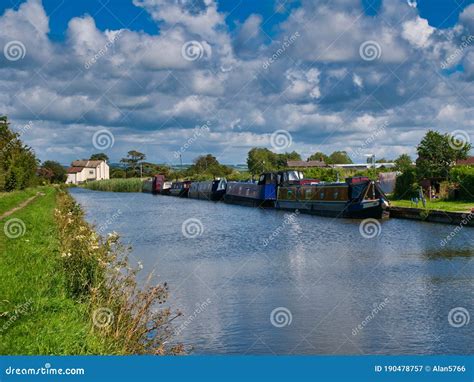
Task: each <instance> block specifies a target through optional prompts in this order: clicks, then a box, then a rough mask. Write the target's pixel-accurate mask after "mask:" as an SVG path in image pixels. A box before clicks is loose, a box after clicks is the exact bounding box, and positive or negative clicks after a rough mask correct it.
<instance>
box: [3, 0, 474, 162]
mask: <svg viewBox="0 0 474 382" xmlns="http://www.w3.org/2000/svg"><path fill="white" fill-rule="evenodd" d="M472 3H473V1H463V0H437V1H433V0H418V3H417V2H416V1H414V0H382V1H380V0H368V1H361V0H286V1H285V0H272V1H271V0H260V1H255V0H232V1H231V0H114V1H111V0H84V1H73V0H43V1H41V0H27V1H18V0H0V47H1V48H2V51H1V52H0V114H7V115H8V116H9V118H10V120H11V122H12V126H13V127H14V128H15V129H18V131H20V132H21V134H22V139H23V140H24V141H25V142H26V143H28V144H29V145H31V146H32V147H33V148H34V149H35V151H36V153H37V154H38V156H39V157H40V159H42V160H46V159H53V160H58V161H60V162H61V163H64V164H67V163H69V162H70V161H71V160H73V159H77V158H87V157H89V155H90V154H92V153H95V152H100V151H103V152H105V153H107V154H108V155H109V157H110V158H111V159H112V161H118V160H119V159H120V158H121V157H123V156H124V153H126V152H127V151H128V150H131V149H136V150H139V151H142V152H144V153H146V154H147V157H148V159H149V160H151V161H156V162H160V163H178V162H179V159H178V157H179V156H178V154H177V153H181V154H182V158H183V162H184V163H189V162H191V161H192V159H193V158H194V157H196V156H197V155H199V154H204V153H213V154H214V155H216V156H217V157H218V159H219V160H220V161H221V162H223V163H243V162H245V159H246V155H247V152H248V150H249V149H250V148H252V147H255V146H259V147H268V148H270V149H273V150H279V151H280V152H282V151H292V150H296V151H298V152H300V153H302V154H303V156H304V157H305V156H308V155H310V154H311V153H313V152H315V151H323V152H327V153H331V152H332V151H334V150H347V151H348V152H349V153H350V154H351V156H352V159H353V160H354V161H363V160H365V159H364V155H365V154H369V153H375V154H376V155H377V156H378V157H382V156H383V157H385V158H394V157H396V156H398V155H399V154H401V153H405V152H407V153H410V154H414V151H415V145H416V144H417V143H418V142H419V140H420V139H421V138H422V136H423V135H424V133H425V132H426V131H427V129H429V128H432V129H437V130H440V131H443V132H450V133H453V134H456V135H459V136H461V137H462V138H464V139H466V140H467V139H470V140H471V142H472V141H473V140H474V106H473V105H474V86H473V85H474V4H472Z"/></svg>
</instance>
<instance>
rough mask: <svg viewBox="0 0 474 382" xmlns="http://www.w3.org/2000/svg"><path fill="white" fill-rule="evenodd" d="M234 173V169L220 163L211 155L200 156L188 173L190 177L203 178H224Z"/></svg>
mask: <svg viewBox="0 0 474 382" xmlns="http://www.w3.org/2000/svg"><path fill="white" fill-rule="evenodd" d="M230 173H232V169H231V168H229V167H227V166H224V165H222V164H220V163H219V161H218V160H217V158H216V157H215V156H213V155H211V154H207V155H200V156H198V157H197V158H196V159H194V164H193V165H192V166H191V167H190V168H189V169H188V170H187V171H186V174H187V175H188V176H195V175H200V176H201V178H203V179H205V178H209V177H213V178H216V177H224V176H227V175H229V174H230Z"/></svg>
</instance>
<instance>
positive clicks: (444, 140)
mask: <svg viewBox="0 0 474 382" xmlns="http://www.w3.org/2000/svg"><path fill="white" fill-rule="evenodd" d="M416 149H417V153H418V158H417V160H416V168H417V174H418V178H419V179H427V178H438V179H447V178H448V176H449V170H450V169H451V166H453V165H454V164H455V163H456V161H457V160H459V159H466V158H467V155H468V153H469V151H470V150H471V144H470V143H467V142H460V141H458V140H456V139H454V138H453V137H451V136H450V135H449V134H441V133H439V132H437V131H433V130H430V131H428V132H427V133H426V135H425V136H424V137H423V139H422V140H421V142H420V143H419V145H418V146H417V148H416Z"/></svg>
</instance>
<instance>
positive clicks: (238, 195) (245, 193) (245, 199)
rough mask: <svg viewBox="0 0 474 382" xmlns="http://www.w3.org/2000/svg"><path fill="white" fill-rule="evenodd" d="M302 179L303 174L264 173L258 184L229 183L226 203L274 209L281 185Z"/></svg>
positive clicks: (288, 172)
mask: <svg viewBox="0 0 474 382" xmlns="http://www.w3.org/2000/svg"><path fill="white" fill-rule="evenodd" d="M302 179H303V174H302V173H301V172H299V171H294V170H287V171H278V172H267V173H264V174H262V175H260V178H259V180H258V182H229V183H227V190H226V193H225V196H224V201H225V202H226V203H231V204H240V205H247V206H252V207H274V204H275V201H276V198H277V189H278V186H279V184H281V183H282V182H285V183H287V184H291V182H293V181H300V180H302Z"/></svg>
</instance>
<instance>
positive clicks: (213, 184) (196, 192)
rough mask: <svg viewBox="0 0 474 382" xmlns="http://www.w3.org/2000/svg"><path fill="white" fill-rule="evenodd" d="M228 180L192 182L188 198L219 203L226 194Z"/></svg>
mask: <svg viewBox="0 0 474 382" xmlns="http://www.w3.org/2000/svg"><path fill="white" fill-rule="evenodd" d="M226 187H227V180H226V179H225V178H223V179H215V180H211V181H204V182H192V183H191V186H190V187H189V192H188V197H189V198H193V199H204V200H212V201H219V200H222V198H223V197H224V194H225V192H226Z"/></svg>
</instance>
